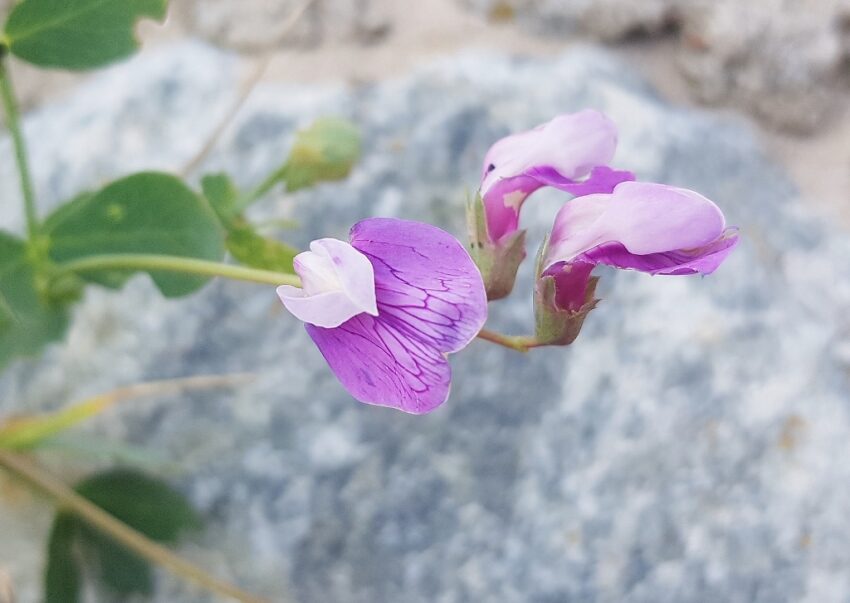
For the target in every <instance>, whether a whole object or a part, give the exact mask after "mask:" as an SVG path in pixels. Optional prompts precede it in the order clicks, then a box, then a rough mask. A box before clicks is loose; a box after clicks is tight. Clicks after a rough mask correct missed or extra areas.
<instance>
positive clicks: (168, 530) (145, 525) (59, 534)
mask: <svg viewBox="0 0 850 603" xmlns="http://www.w3.org/2000/svg"><path fill="white" fill-rule="evenodd" d="M76 490H77V492H79V493H80V494H81V495H82V496H84V497H86V498H87V499H89V500H90V501H91V502H93V503H94V504H96V505H97V506H99V507H100V508H102V509H103V510H104V511H106V512H107V513H109V514H111V515H113V516H114V517H115V518H116V519H118V520H120V521H122V522H124V523H126V524H127V525H128V526H130V527H132V528H134V529H135V530H137V531H139V532H141V533H142V534H144V535H145V536H147V537H148V538H150V539H152V540H156V541H159V542H164V543H174V542H176V541H177V539H178V537H179V536H180V535H181V534H182V533H183V532H184V531H185V530H187V529H193V528H198V527H200V525H201V520H200V518H199V517H198V515H197V513H196V512H195V511H194V509H192V507H191V505H190V504H189V503H188V501H186V499H185V498H184V497H183V496H182V495H181V494H179V493H178V492H176V491H175V490H173V489H172V488H171V487H170V486H168V485H167V484H166V483H164V482H162V481H161V480H158V479H156V478H153V477H149V476H146V475H144V474H142V473H139V472H137V471H133V470H129V469H112V470H109V471H105V472H103V473H99V474H97V475H95V476H92V477H90V478H89V479H87V480H85V481H83V482H82V483H80V484H79V485H78V486H77V488H76ZM75 551H79V552H80V553H81V554H80V555H76V554H75ZM48 553H49V554H48V565H47V574H46V580H45V588H46V599H47V603H59V602H62V603H75V602H76V601H77V600H78V596H79V590H80V574H81V570H80V566H79V564H80V561H82V562H83V563H85V564H88V565H90V566H91V567H92V568H93V569H95V570H96V571H95V572H94V573H95V575H96V576H97V577H98V579H99V580H100V582H101V584H102V585H103V586H104V587H106V588H107V589H109V590H111V591H112V592H113V593H115V594H117V595H119V596H121V597H122V600H123V599H124V598H126V597H129V596H131V595H133V594H141V595H149V594H151V593H152V592H153V586H154V579H153V573H152V571H151V567H150V565H148V562H147V561H146V560H145V559H143V558H141V557H139V556H138V555H137V554H136V553H134V552H132V551H130V550H128V549H127V548H125V547H124V546H123V545H122V544H120V543H118V542H116V541H114V540H112V539H111V538H110V537H109V536H108V535H106V534H104V533H102V532H100V531H98V530H96V529H94V528H92V527H90V526H89V525H88V524H86V523H84V522H83V521H81V520H80V519H77V517H75V516H73V515H70V514H68V513H64V512H60V513H58V514H57V516H56V520H55V521H54V527H53V531H52V532H51V537H50V544H49V546H48Z"/></svg>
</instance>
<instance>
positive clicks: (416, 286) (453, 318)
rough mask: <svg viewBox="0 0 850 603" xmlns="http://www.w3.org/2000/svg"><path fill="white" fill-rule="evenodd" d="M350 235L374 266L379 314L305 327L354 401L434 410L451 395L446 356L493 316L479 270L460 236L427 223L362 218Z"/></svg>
mask: <svg viewBox="0 0 850 603" xmlns="http://www.w3.org/2000/svg"><path fill="white" fill-rule="evenodd" d="M350 241H351V246H352V247H353V248H354V249H356V250H357V251H358V252H359V253H361V254H362V255H363V256H364V257H366V258H368V261H369V262H370V264H371V266H372V269H373V273H374V291H375V297H376V306H377V315H374V316H373V315H370V314H368V313H359V314H357V315H355V316H353V317H351V318H350V319H348V320H347V321H345V322H344V323H342V324H340V325H338V326H336V327H333V328H326V327H322V326H317V325H315V324H309V323H308V324H306V325H305V326H306V328H307V332H308V333H309V334H310V337H311V338H312V339H313V341H314V342H315V343H316V345H317V346H318V348H319V350H320V351H321V353H322V355H323V356H324V357H325V359H326V360H327V362H328V365H329V366H330V367H331V370H332V371H333V372H334V374H335V375H336V376H337V378H338V379H339V380H340V382H341V383H342V385H343V386H344V387H345V388H346V389H347V390H348V392H349V393H350V394H351V395H352V396H354V397H355V398H356V399H358V400H360V401H361V402H365V403H367V404H375V405H379V406H389V407H392V408H397V409H399V410H403V411H405V412H409V413H414V414H421V413H426V412H429V411H431V410H433V409H434V408H436V407H437V406H439V405H440V404H442V403H443V402H444V401H445V400H446V398H447V397H448V395H449V387H450V382H451V368H450V367H449V363H448V360H447V358H446V356H447V354H449V353H452V352H456V351H459V350H460V349H462V348H463V347H465V346H466V345H467V344H468V343H469V342H470V341H471V340H472V339H473V338H474V337H475V336H476V335H477V334H478V331H480V330H481V327H482V326H483V325H484V321H485V320H486V318H487V300H486V295H485V292H484V284H483V282H482V280H481V275H480V273H479V272H478V269H477V268H476V266H475V264H474V263H473V261H472V259H471V258H470V257H469V254H468V253H467V252H466V250H465V249H464V248H463V247H462V246H461V244H460V243H459V242H458V241H457V240H456V239H455V238H454V237H452V236H451V235H449V234H448V233H446V232H445V231H442V230H440V229H439V228H436V227H434V226H430V225H428V224H422V223H419V222H410V221H406V220H397V219H389V218H373V219H369V220H363V221H362V222H359V223H357V224H355V226H354V227H353V228H352V229H351V237H350Z"/></svg>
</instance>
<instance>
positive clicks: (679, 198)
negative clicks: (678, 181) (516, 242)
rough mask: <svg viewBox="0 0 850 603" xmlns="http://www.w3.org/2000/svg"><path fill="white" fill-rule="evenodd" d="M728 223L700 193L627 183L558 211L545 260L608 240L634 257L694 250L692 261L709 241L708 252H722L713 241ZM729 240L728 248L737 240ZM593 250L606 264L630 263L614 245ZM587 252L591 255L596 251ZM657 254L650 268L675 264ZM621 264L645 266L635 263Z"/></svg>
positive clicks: (586, 249) (572, 254)
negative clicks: (605, 193) (608, 193)
mask: <svg viewBox="0 0 850 603" xmlns="http://www.w3.org/2000/svg"><path fill="white" fill-rule="evenodd" d="M725 228H726V222H725V219H724V217H723V213H722V212H721V211H720V209H719V208H718V207H717V206H716V205H715V204H714V203H712V202H711V201H709V200H708V199H706V198H705V197H703V196H702V195H700V194H698V193H695V192H693V191H689V190H686V189H681V188H676V187H672V186H666V185H663V184H653V183H646V182H623V183H622V184H619V185H618V186H617V187H616V188H615V189H614V192H613V193H612V194H610V195H602V194H598V195H588V196H585V197H578V198H576V199H573V200H572V201H570V202H569V203H567V204H566V205H565V206H564V207H563V208H562V209H561V211H559V212H558V215H557V217H556V218H555V226H554V228H553V230H552V237H551V241H550V244H549V250H548V252H547V255H546V262H545V264H546V265H547V266H549V265H552V264H554V263H556V262H559V261H567V262H569V261H571V260H573V259H574V258H576V257H578V256H580V255H582V254H584V253H586V252H590V251H591V250H593V249H594V248H597V247H599V246H602V245H606V244H619V245H620V246H621V247H622V250H623V252H624V253H627V254H631V255H634V256H649V255H651V254H666V253H669V252H672V251H683V252H684V253H691V258H690V259H689V260H688V261H691V260H696V259H697V257H701V256H702V255H703V254H702V249H703V248H706V246H708V248H707V249H706V250H705V252H706V253H708V254H713V253H716V252H719V251H722V250H718V249H714V247H713V245H714V244H715V243H717V242H718V240H719V239H721V238H723V237H724V231H725ZM730 239H731V240H734V237H730ZM729 245H730V246H727V247H726V248H727V249H730V248H731V245H734V243H730V244H729ZM606 250H607V251H606ZM685 250H692V251H691V252H687V251H685ZM594 253H596V254H597V258H596V261H599V262H604V263H608V261H606V258H607V259H610V260H611V263H612V265H615V266H617V265H619V264H618V263H617V262H620V263H627V262H626V260H625V259H624V258H623V257H622V255H623V253H618V252H617V251H616V248H614V247H606V248H605V249H604V250H599V251H596V252H594ZM727 253H728V252H727ZM588 256H590V257H591V258H592V256H593V253H590V254H588ZM616 258H619V259H616ZM658 259H659V262H660V263H659V262H650V264H649V265H651V266H654V267H653V268H652V270H650V271H656V272H657V271H659V270H663V269H664V268H665V267H666V268H670V267H671V264H669V263H665V261H663V260H661V259H660V258H658ZM680 259H682V260H683V261H684V260H685V258H680ZM720 259H721V260H722V257H721V258H720ZM649 265H647V266H649ZM622 267H633V268H636V269H639V270H640V269H642V268H640V267H639V264H637V263H636V264H635V265H633V266H632V265H629V266H626V265H623V266H622Z"/></svg>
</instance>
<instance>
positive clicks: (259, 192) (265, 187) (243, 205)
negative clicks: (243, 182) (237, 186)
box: [235, 165, 286, 214]
mask: <svg viewBox="0 0 850 603" xmlns="http://www.w3.org/2000/svg"><path fill="white" fill-rule="evenodd" d="M285 175H286V166H285V165H284V166H283V167H281V168H280V169H277V170H275V171H274V172H272V173H271V174H269V176H268V177H267V178H266V179H265V180H263V181H262V182H261V183H260V184H259V185H257V186H256V187H254V188H253V189H251V190H250V191H248V192H247V193H245V194H244V195H242V196H241V197H240V198H239V199H237V200H236V208H235V213H237V214H241V213H242V212H243V211H245V210H246V209H248V206H249V205H251V204H252V203H253V202H254V201H256V200H257V199H259V198H261V197H263V196H264V195H265V194H266V193H268V192H269V191H270V190H272V189H273V188H274V187H275V186H277V185H278V184H280V183H281V182H282V181H283V178H284V176H285Z"/></svg>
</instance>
